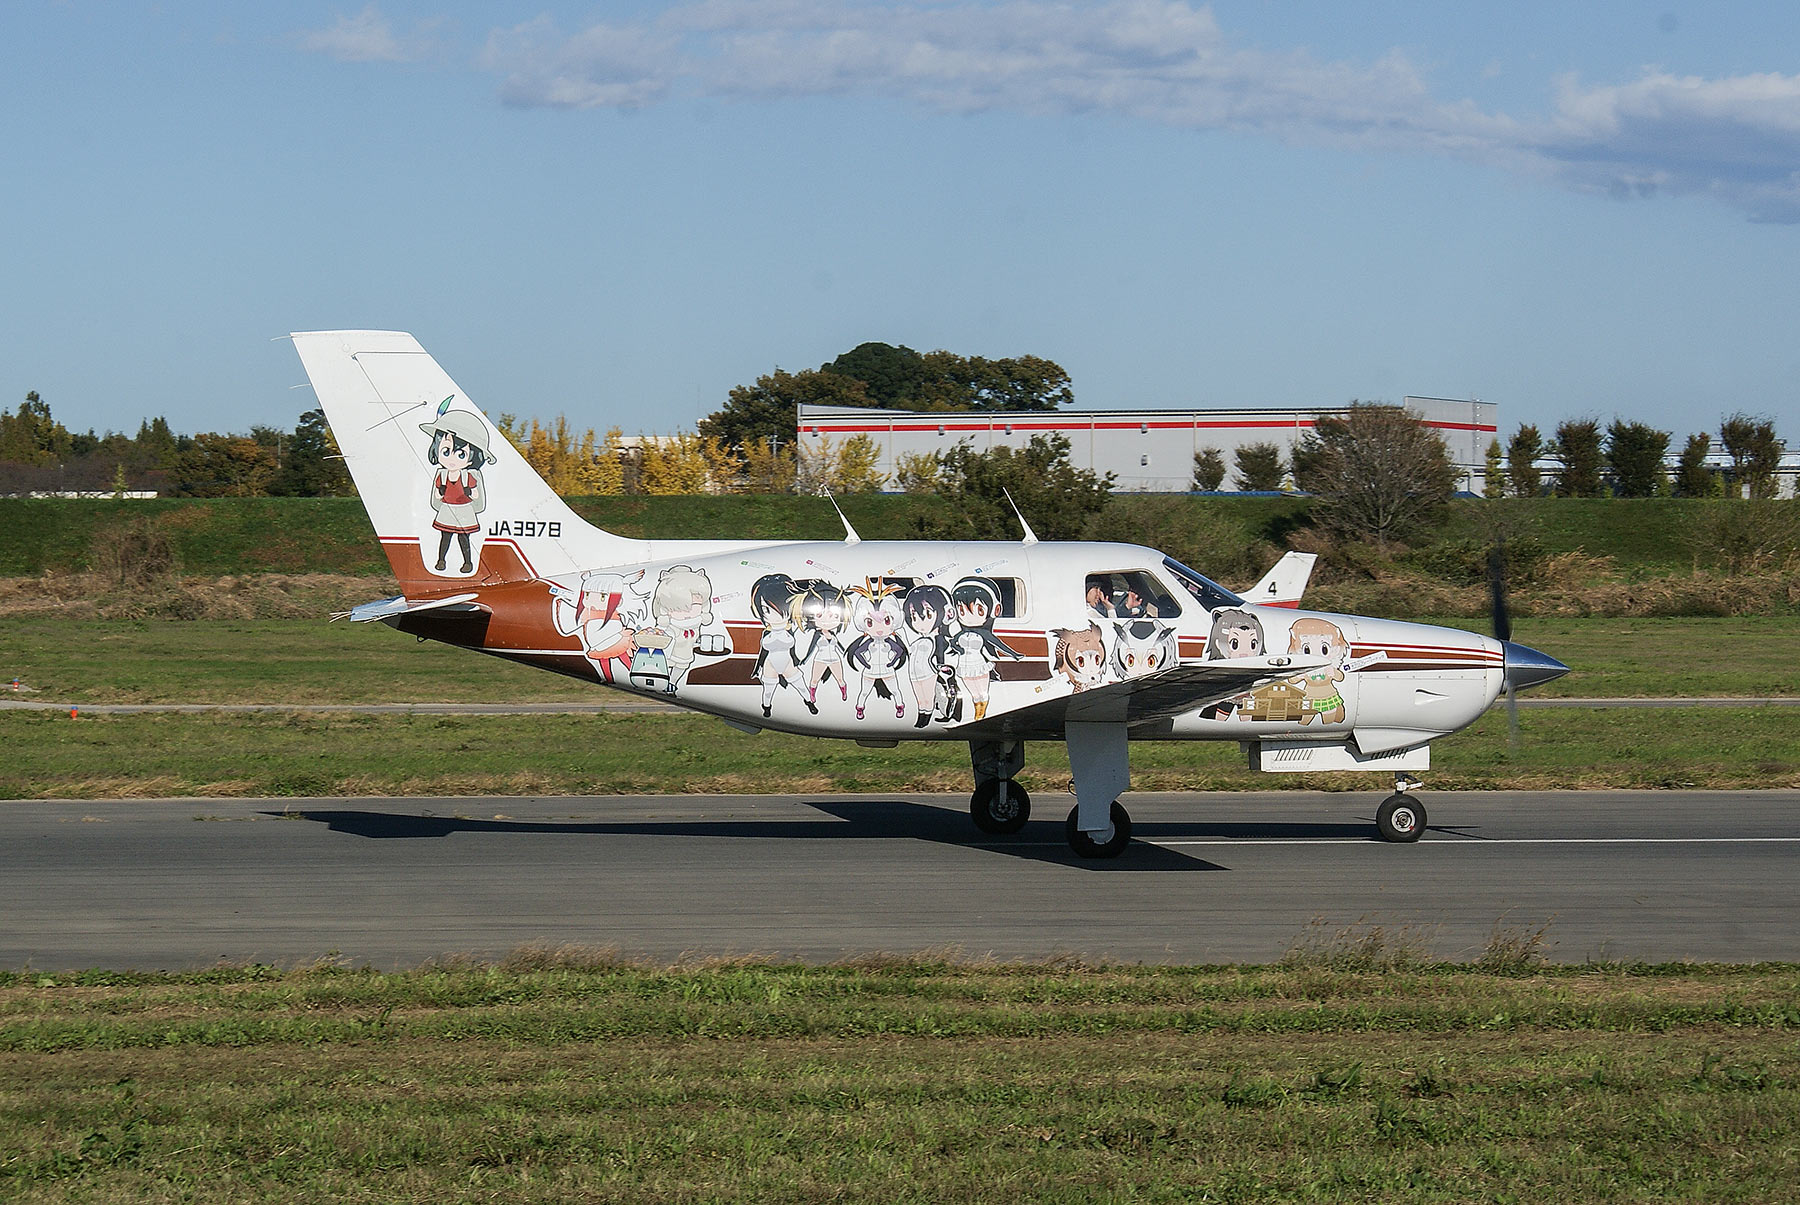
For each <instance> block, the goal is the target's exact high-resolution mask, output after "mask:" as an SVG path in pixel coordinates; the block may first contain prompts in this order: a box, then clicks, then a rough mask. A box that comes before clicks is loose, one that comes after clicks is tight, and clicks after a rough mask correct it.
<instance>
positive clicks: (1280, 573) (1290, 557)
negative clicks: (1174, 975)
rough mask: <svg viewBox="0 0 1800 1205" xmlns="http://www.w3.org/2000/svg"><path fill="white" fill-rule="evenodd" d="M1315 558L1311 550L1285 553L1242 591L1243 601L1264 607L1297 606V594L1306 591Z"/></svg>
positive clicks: (1316, 557)
mask: <svg viewBox="0 0 1800 1205" xmlns="http://www.w3.org/2000/svg"><path fill="white" fill-rule="evenodd" d="M1318 559H1319V558H1318V556H1317V554H1315V553H1311V552H1289V553H1286V554H1284V555H1283V556H1282V558H1281V559H1280V560H1279V561H1276V562H1275V566H1274V568H1272V569H1270V570H1269V572H1268V573H1266V574H1265V575H1263V579H1262V580H1261V581H1260V582H1257V583H1256V584H1255V585H1254V586H1252V587H1250V588H1249V589H1248V590H1246V591H1244V601H1245V602H1253V603H1259V604H1261V605H1262V606H1265V607H1298V606H1299V605H1300V596H1301V595H1303V594H1305V593H1306V583H1307V582H1308V581H1310V580H1311V578H1312V571H1313V562H1314V561H1316V560H1318Z"/></svg>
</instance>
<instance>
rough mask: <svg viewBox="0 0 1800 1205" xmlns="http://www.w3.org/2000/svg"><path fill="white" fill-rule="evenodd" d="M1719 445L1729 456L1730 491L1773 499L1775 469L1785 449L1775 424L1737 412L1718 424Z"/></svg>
mask: <svg viewBox="0 0 1800 1205" xmlns="http://www.w3.org/2000/svg"><path fill="white" fill-rule="evenodd" d="M1719 442H1720V443H1722V444H1724V445H1725V454H1726V455H1727V456H1729V457H1731V469H1730V476H1731V492H1732V493H1733V494H1734V495H1736V494H1740V493H1742V494H1746V495H1748V496H1749V497H1751V498H1773V497H1774V496H1775V470H1776V469H1778V468H1780V467H1781V454H1782V452H1783V451H1785V450H1786V445H1785V444H1783V442H1782V441H1781V440H1780V439H1778V438H1776V436H1775V424H1774V423H1773V422H1771V421H1770V420H1769V419H1767V418H1762V417H1756V418H1752V417H1751V416H1750V415H1748V414H1745V413H1743V412H1742V411H1739V412H1738V413H1736V414H1733V415H1732V416H1731V417H1730V418H1727V419H1726V420H1725V421H1724V422H1723V423H1721V424H1720V425H1719Z"/></svg>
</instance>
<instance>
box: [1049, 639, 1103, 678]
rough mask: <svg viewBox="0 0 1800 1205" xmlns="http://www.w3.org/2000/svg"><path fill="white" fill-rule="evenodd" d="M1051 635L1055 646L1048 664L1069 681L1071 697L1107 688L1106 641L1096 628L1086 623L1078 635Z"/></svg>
mask: <svg viewBox="0 0 1800 1205" xmlns="http://www.w3.org/2000/svg"><path fill="white" fill-rule="evenodd" d="M1050 635H1051V636H1052V637H1053V638H1054V639H1055V642H1056V643H1055V644H1054V645H1053V646H1052V651H1051V655H1050V664H1051V666H1052V668H1053V669H1054V670H1055V672H1057V673H1059V674H1061V675H1062V676H1063V677H1064V678H1066V679H1067V680H1068V683H1069V692H1070V693H1071V694H1079V693H1080V692H1082V691H1084V690H1092V689H1093V688H1094V687H1096V686H1104V685H1106V641H1105V640H1104V639H1103V638H1102V636H1101V633H1100V625H1099V624H1097V623H1089V624H1088V626H1087V627H1086V628H1084V629H1081V630H1078V631H1077V630H1071V629H1069V628H1057V629H1055V630H1054V631H1052V632H1051V633H1050Z"/></svg>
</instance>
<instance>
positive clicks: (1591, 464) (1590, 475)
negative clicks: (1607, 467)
mask: <svg viewBox="0 0 1800 1205" xmlns="http://www.w3.org/2000/svg"><path fill="white" fill-rule="evenodd" d="M1550 454H1551V455H1552V456H1554V457H1556V458H1557V459H1558V460H1560V461H1562V472H1561V473H1559V474H1558V475H1557V478H1556V496H1557V497H1558V498H1598V497H1599V496H1600V464H1601V459H1602V457H1601V452H1600V423H1599V422H1598V421H1597V420H1595V419H1591V418H1581V419H1576V418H1571V419H1565V420H1564V421H1562V422H1561V423H1558V424H1557V427H1556V441H1555V442H1554V443H1553V444H1552V445H1551V447H1550Z"/></svg>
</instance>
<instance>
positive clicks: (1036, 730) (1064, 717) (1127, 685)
mask: <svg viewBox="0 0 1800 1205" xmlns="http://www.w3.org/2000/svg"><path fill="white" fill-rule="evenodd" d="M1329 664H1331V659H1330V658H1322V657H1289V656H1277V657H1240V658H1235V659H1230V660H1222V661H1195V662H1190V663H1188V664H1186V665H1173V666H1170V667H1169V668H1168V669H1165V670H1160V671H1158V672H1157V673H1154V674H1145V675H1144V676H1143V677H1141V678H1127V679H1125V680H1124V681H1123V682H1112V683H1109V684H1107V685H1105V686H1100V687H1096V688H1094V689H1092V690H1084V691H1080V692H1079V693H1076V694H1069V695H1060V696H1058V697H1056V698H1053V699H1044V700H1043V701H1041V702H1038V703H1028V704H1026V705H1025V706H1023V707H1016V708H1014V709H1013V710H1011V711H1005V712H989V713H988V715H987V717H986V718H985V719H981V720H976V721H974V722H972V723H967V724H958V725H955V726H954V727H952V728H950V729H949V730H948V732H949V735H951V736H953V737H956V738H959V739H964V740H1022V739H1025V738H1027V737H1030V738H1034V739H1038V740H1044V739H1058V740H1060V739H1061V737H1062V733H1063V726H1064V725H1065V724H1067V723H1068V722H1070V721H1071V720H1073V721H1077V722H1086V723H1097V724H1107V723H1112V724H1117V723H1123V724H1127V725H1138V724H1148V723H1153V722H1155V721H1157V720H1167V719H1173V718H1174V717H1175V716H1178V715H1184V714H1186V713H1187V712H1190V711H1198V710H1199V709H1200V708H1202V707H1205V706H1206V705H1207V704H1208V703H1217V702H1219V701H1220V700H1222V699H1229V698H1233V697H1235V696H1237V695H1241V694H1243V693H1244V692H1245V691H1248V690H1251V689H1253V688H1254V687H1257V686H1261V685H1262V684H1263V683H1265V682H1274V681H1277V680H1279V679H1282V678H1291V677H1293V676H1294V675H1295V674H1303V673H1305V672H1306V671H1308V670H1312V669H1317V668H1319V667H1320V666H1322V665H1329Z"/></svg>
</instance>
